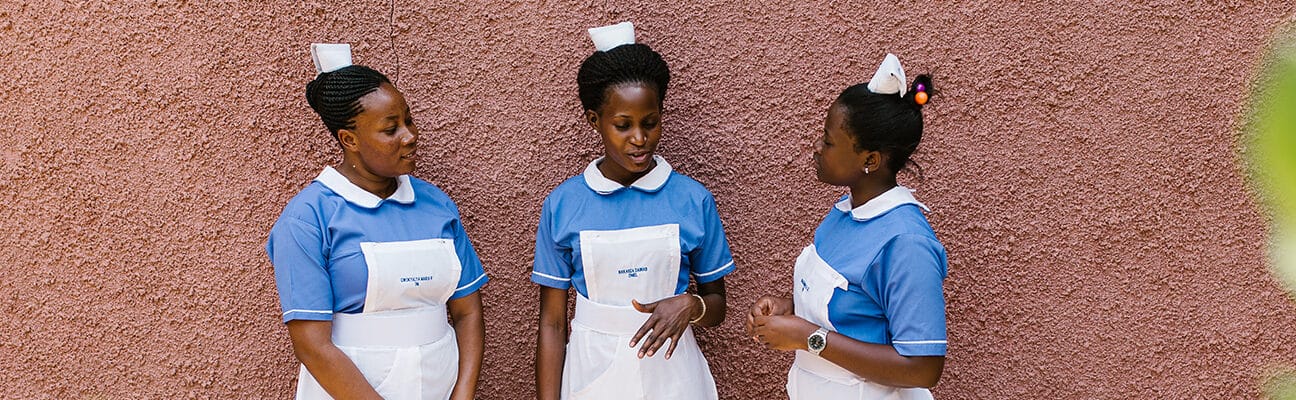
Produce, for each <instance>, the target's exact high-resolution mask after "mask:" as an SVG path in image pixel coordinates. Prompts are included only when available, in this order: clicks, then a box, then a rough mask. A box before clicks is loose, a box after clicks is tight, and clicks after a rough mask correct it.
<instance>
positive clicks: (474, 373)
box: [450, 293, 486, 400]
mask: <svg viewBox="0 0 1296 400" xmlns="http://www.w3.org/2000/svg"><path fill="white" fill-rule="evenodd" d="M477 296H478V295H477V294H476V293H474V294H472V295H470V296H469V297H472V298H468V297H464V298H461V299H455V300H451V303H452V305H451V308H452V309H454V311H456V312H454V313H453V314H452V317H451V319H452V320H453V322H454V330H455V341H456V342H457V343H456V344H458V346H459V377H458V378H457V379H456V380H455V385H454V391H453V392H452V393H451V395H450V398H451V399H456V400H472V399H473V397H474V396H476V393H477V379H478V377H479V376H480V375H481V364H482V354H483V353H484V352H485V348H486V343H485V338H484V337H485V332H486V325H485V322H484V318H483V317H482V312H481V300H480V298H479V297H477ZM460 300H462V302H463V303H465V304H458V307H455V304H453V303H454V302H458V301H460Z"/></svg>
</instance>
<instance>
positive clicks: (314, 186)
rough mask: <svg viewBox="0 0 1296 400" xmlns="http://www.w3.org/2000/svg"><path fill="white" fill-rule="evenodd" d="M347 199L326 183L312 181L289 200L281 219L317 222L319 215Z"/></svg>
mask: <svg viewBox="0 0 1296 400" xmlns="http://www.w3.org/2000/svg"><path fill="white" fill-rule="evenodd" d="M343 201H345V200H343V199H342V197H341V196H338V195H337V194H336V193H333V191H332V190H329V189H328V187H326V186H324V184H322V183H319V182H315V181H311V183H310V184H309V185H306V187H305V188H303V189H302V190H301V191H300V192H297V195H295V196H293V197H292V199H290V200H288V204H287V205H285V206H284V210H283V213H282V214H280V216H279V219H280V220H283V219H285V218H293V219H297V220H301V221H304V222H312V223H313V222H315V221H317V220H319V216H320V215H323V214H327V213H329V212H330V210H333V209H336V208H337V207H338V204H339V203H340V202H343Z"/></svg>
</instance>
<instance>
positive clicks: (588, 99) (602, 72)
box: [576, 43, 670, 112]
mask: <svg viewBox="0 0 1296 400" xmlns="http://www.w3.org/2000/svg"><path fill="white" fill-rule="evenodd" d="M627 83H640V84H645V85H652V86H655V87H656V89H657V104H658V105H661V103H662V102H664V101H665V100H666V85H667V84H668V83H670V68H669V67H667V66H666V60H663V59H662V57H661V54H657V52H656V51H653V49H652V48H651V47H648V45H646V44H640V43H634V44H625V45H621V46H617V47H614V48H612V49H611V50H608V51H596V52H594V54H591V55H590V56H589V57H587V58H585V61H584V62H582V63H581V66H580V72H577V73H576V84H577V85H579V86H580V100H581V106H583V107H585V109H586V110H592V111H596V112H597V111H598V110H599V108H602V107H603V103H604V102H605V101H606V100H607V90H608V89H611V88H615V87H617V86H619V85H622V84H627Z"/></svg>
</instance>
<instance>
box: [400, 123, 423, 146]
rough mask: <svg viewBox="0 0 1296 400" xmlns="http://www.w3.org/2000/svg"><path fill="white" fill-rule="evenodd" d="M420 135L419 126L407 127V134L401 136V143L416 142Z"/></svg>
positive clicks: (409, 143)
mask: <svg viewBox="0 0 1296 400" xmlns="http://www.w3.org/2000/svg"><path fill="white" fill-rule="evenodd" d="M418 136H419V132H418V128H415V127H413V126H410V127H408V128H405V136H404V137H401V144H404V145H411V144H414V143H415V142H418Z"/></svg>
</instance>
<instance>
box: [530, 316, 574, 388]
mask: <svg viewBox="0 0 1296 400" xmlns="http://www.w3.org/2000/svg"><path fill="white" fill-rule="evenodd" d="M566 341H567V329H566V327H562V326H545V325H542V326H541V327H540V336H539V338H538V340H537V342H536V394H537V398H539V399H542V400H557V399H558V398H559V391H560V389H561V388H562V374H563V361H564V359H566V357H567V346H566Z"/></svg>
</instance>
